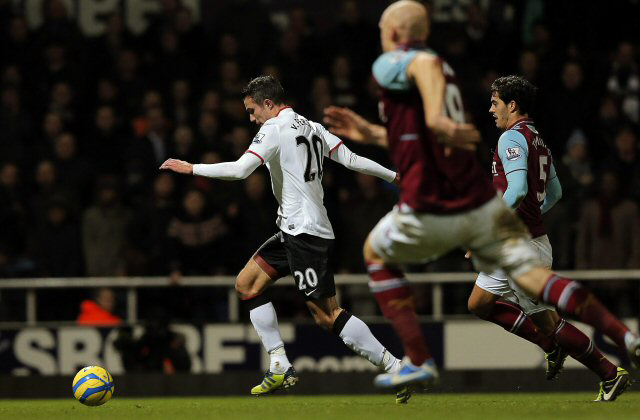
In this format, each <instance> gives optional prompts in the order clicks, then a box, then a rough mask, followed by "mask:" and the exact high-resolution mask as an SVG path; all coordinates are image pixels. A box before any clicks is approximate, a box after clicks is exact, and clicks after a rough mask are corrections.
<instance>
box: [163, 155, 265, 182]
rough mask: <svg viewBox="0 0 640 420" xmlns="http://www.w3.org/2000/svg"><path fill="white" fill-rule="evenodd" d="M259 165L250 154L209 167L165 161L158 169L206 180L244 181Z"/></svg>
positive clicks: (255, 158)
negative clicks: (203, 177) (201, 177)
mask: <svg viewBox="0 0 640 420" xmlns="http://www.w3.org/2000/svg"><path fill="white" fill-rule="evenodd" d="M261 164H262V161H261V160H260V158H258V157H257V156H255V155H253V154H251V153H245V154H244V155H242V156H241V157H240V159H238V160H236V161H235V162H223V163H214V164H210V165H207V164H196V165H193V164H191V163H189V162H185V161H183V160H178V159H167V160H166V161H165V162H164V163H163V164H162V165H160V169H168V170H170V171H173V172H177V173H179V174H187V175H200V176H206V177H208V178H218V179H224V180H228V181H235V180H240V179H245V178H246V177H248V176H249V175H251V173H252V172H253V171H255V170H256V168H257V167H258V166H260V165H261Z"/></svg>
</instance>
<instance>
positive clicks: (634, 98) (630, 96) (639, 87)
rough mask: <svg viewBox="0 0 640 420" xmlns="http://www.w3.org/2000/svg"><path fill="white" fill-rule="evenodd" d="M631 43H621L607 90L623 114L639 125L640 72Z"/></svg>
mask: <svg viewBox="0 0 640 420" xmlns="http://www.w3.org/2000/svg"><path fill="white" fill-rule="evenodd" d="M635 54H636V50H635V47H634V45H633V44H632V43H631V42H626V41H625V42H621V43H620V44H619V45H618V50H617V51H616V53H615V57H614V60H613V63H612V65H611V73H610V75H609V79H608V80H607V90H608V91H609V92H611V93H612V94H614V95H615V96H616V97H617V98H619V99H620V101H621V103H622V112H623V114H624V115H625V116H626V117H627V118H628V119H630V120H631V121H633V122H634V123H636V124H637V123H640V72H639V71H638V64H637V63H636V59H635Z"/></svg>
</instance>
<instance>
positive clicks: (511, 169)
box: [468, 76, 631, 401]
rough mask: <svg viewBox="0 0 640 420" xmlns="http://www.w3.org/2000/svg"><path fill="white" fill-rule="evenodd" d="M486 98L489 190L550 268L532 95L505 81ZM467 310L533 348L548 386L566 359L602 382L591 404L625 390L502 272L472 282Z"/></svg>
mask: <svg viewBox="0 0 640 420" xmlns="http://www.w3.org/2000/svg"><path fill="white" fill-rule="evenodd" d="M491 93H492V94H491V108H490V110H489V112H490V113H491V114H492V115H493V117H494V118H495V120H496V126H497V127H498V129H500V130H502V131H503V133H502V135H501V136H500V139H499V140H498V145H497V147H496V150H495V153H494V156H493V165H492V173H493V185H494V186H495V187H496V189H497V190H498V191H500V192H501V193H503V196H502V198H503V199H504V201H505V202H506V203H507V205H508V206H509V207H511V208H512V209H515V211H516V214H517V215H518V217H519V218H520V220H522V221H523V222H524V224H525V225H526V226H527V229H528V230H529V234H530V235H531V238H532V239H531V245H532V246H533V248H535V249H536V251H537V252H538V257H539V259H540V261H541V262H542V263H543V264H544V265H545V266H546V267H549V268H551V263H552V261H553V258H552V253H551V244H550V243H549V239H548V237H547V235H546V232H545V228H544V223H543V221H542V214H543V213H545V212H546V211H548V210H549V209H551V208H552V207H553V205H554V204H555V203H556V202H557V201H558V200H559V199H560V197H561V196H562V187H561V186H560V181H559V180H558V177H557V176H556V171H555V167H554V165H553V158H552V156H551V151H550V150H549V148H548V147H547V145H546V144H545V142H544V140H543V139H542V137H541V135H540V133H539V132H538V131H537V129H536V127H535V123H534V121H533V119H532V118H531V117H530V116H529V113H530V110H531V109H532V108H533V103H534V99H535V94H536V88H535V87H534V86H533V85H532V84H531V83H529V82H528V81H527V80H526V79H524V78H522V77H518V76H507V77H501V78H498V79H496V80H495V81H494V82H493V84H492V86H491ZM468 306H469V310H470V311H471V312H473V313H475V314H476V315H477V316H478V317H480V318H482V319H484V320H487V321H490V322H493V323H495V324H497V325H500V326H501V327H503V328H504V329H505V330H507V331H509V332H511V333H513V334H516V335H518V336H520V337H522V338H524V339H526V340H528V341H531V342H532V343H534V344H537V345H538V346H540V347H541V348H542V349H543V350H544V351H545V356H546V359H547V379H553V378H554V377H556V376H557V374H558V373H559V371H560V369H562V365H563V363H564V360H565V358H566V356H567V354H570V355H571V356H572V357H574V358H575V359H576V360H578V361H580V362H581V363H583V364H584V365H585V366H587V367H588V368H589V369H591V370H592V371H593V372H595V373H596V374H597V375H598V376H599V377H600V378H601V380H602V381H601V383H600V392H599V394H598V397H597V399H596V401H613V400H615V399H616V397H617V396H618V395H620V394H621V393H622V392H624V390H625V389H626V388H627V387H628V386H629V385H630V383H631V382H630V379H629V373H628V372H627V371H626V370H624V369H622V368H620V367H616V366H615V365H613V364H612V363H611V362H610V361H609V360H607V358H606V357H604V355H602V353H601V352H600V351H599V350H598V349H597V348H596V347H595V346H594V344H593V342H592V341H591V340H590V339H589V338H588V337H587V336H586V335H585V334H583V333H582V332H581V331H580V330H578V329H577V328H576V327H574V326H573V325H571V324H570V323H568V322H566V321H565V320H563V319H562V318H560V316H559V315H558V314H557V313H556V312H555V311H554V310H553V308H552V307H550V306H549V305H545V304H541V303H539V302H538V301H537V300H535V299H532V298H530V297H529V296H527V295H526V293H524V292H523V291H522V290H521V289H520V287H519V286H518V285H517V284H516V283H515V282H514V281H513V279H511V278H509V277H508V276H507V275H506V274H505V272H504V271H503V270H496V271H494V272H493V273H490V274H486V273H480V274H479V275H478V278H477V279H476V284H475V286H474V288H473V291H472V292H471V296H470V297H469V303H468ZM536 327H537V328H536Z"/></svg>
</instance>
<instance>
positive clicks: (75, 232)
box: [30, 197, 83, 277]
mask: <svg viewBox="0 0 640 420" xmlns="http://www.w3.org/2000/svg"><path fill="white" fill-rule="evenodd" d="M31 230H32V231H31V235H30V236H31V254H32V255H33V259H34V263H35V275H37V276H40V277H78V276H80V275H82V273H83V267H82V250H81V235H80V228H79V226H78V222H77V221H76V220H75V218H74V217H73V216H72V214H71V212H70V209H69V205H68V204H67V202H66V200H65V199H64V197H59V198H58V197H54V198H52V199H51V200H50V201H49V203H48V207H47V209H46V215H45V217H44V222H43V223H42V224H40V225H37V226H32V227H31Z"/></svg>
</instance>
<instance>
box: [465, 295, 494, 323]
mask: <svg viewBox="0 0 640 420" xmlns="http://www.w3.org/2000/svg"><path fill="white" fill-rule="evenodd" d="M492 308H493V302H483V301H481V300H480V299H476V298H474V296H473V295H472V296H470V297H469V300H468V301H467V309H468V310H469V312H471V313H472V314H474V315H475V316H477V317H478V318H482V319H484V318H487V317H488V316H489V314H490V313H491V309H492Z"/></svg>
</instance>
